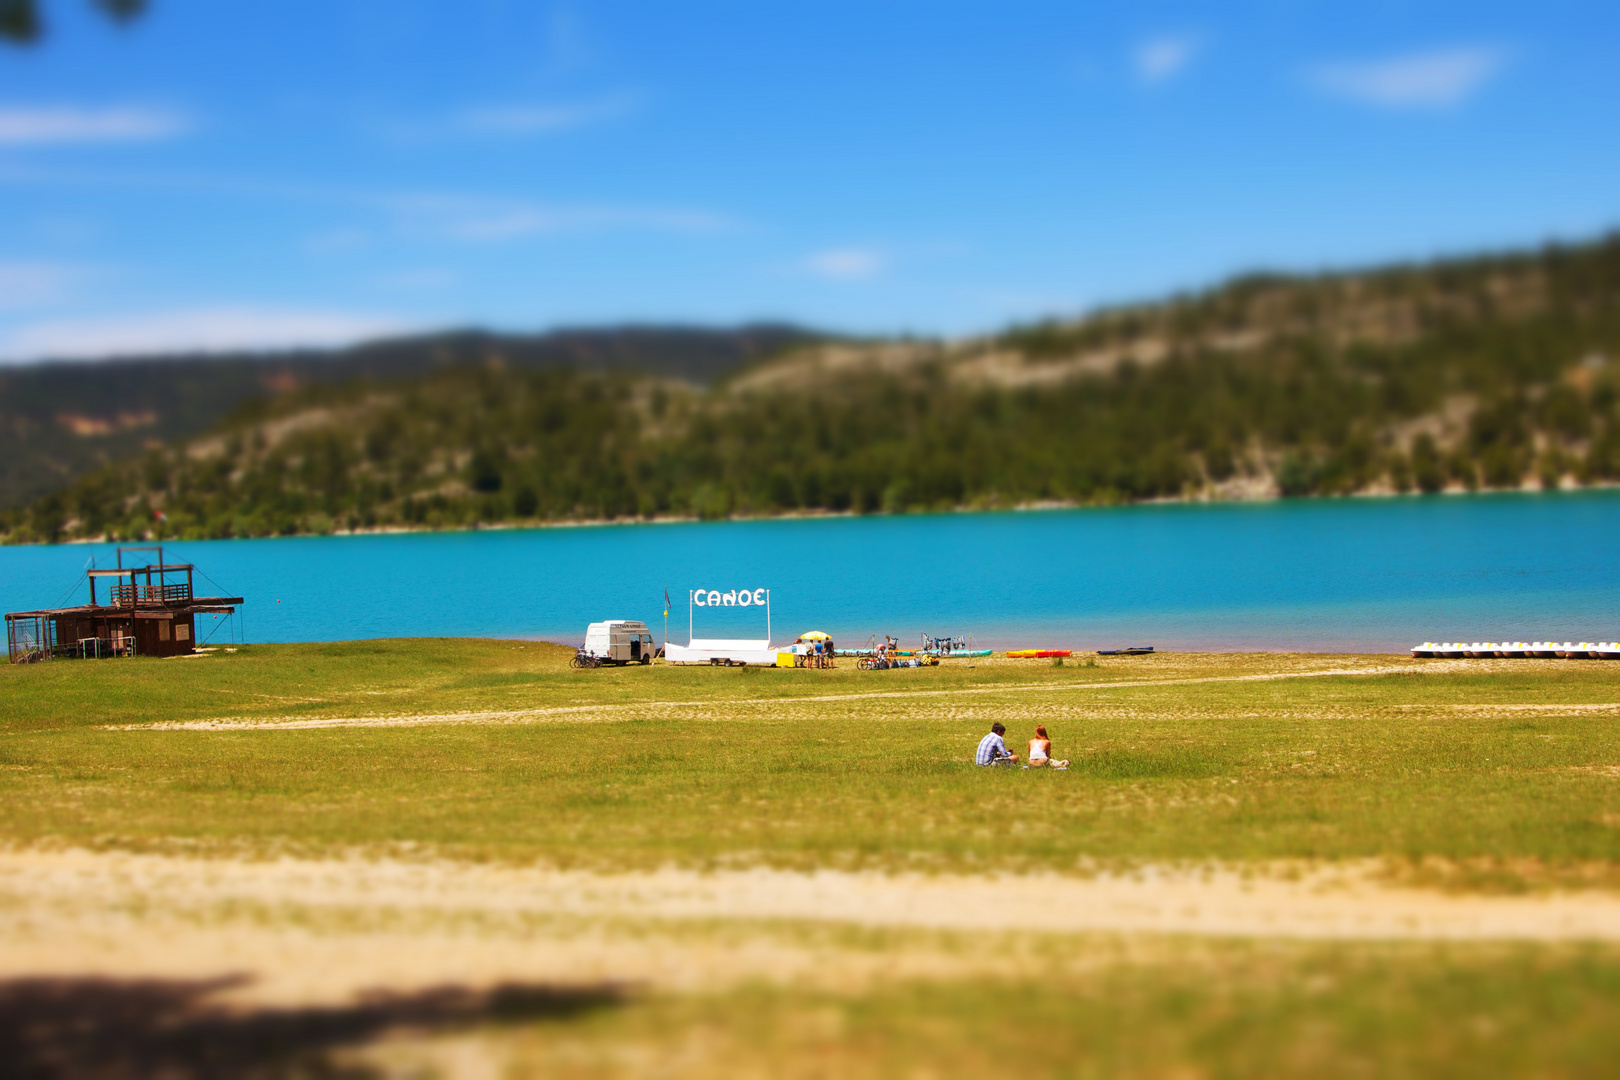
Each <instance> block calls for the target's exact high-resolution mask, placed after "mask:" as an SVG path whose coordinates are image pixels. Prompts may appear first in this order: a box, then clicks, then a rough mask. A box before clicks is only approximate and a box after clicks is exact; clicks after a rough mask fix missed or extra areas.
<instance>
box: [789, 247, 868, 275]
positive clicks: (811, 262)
mask: <svg viewBox="0 0 1620 1080" xmlns="http://www.w3.org/2000/svg"><path fill="white" fill-rule="evenodd" d="M887 263H888V260H887V259H886V258H885V257H884V255H883V253H882V252H881V251H876V250H874V249H872V248H831V249H829V250H827V251H818V252H816V253H815V254H813V255H811V256H809V257H808V258H806V259H805V260H804V264H803V265H804V269H806V270H808V271H809V272H810V273H812V274H814V275H816V276H817V277H822V278H827V279H829V280H831V281H859V280H861V279H863V278H870V277H875V276H876V275H877V274H879V273H880V272H882V270H883V267H884V266H885V265H886V264H887Z"/></svg>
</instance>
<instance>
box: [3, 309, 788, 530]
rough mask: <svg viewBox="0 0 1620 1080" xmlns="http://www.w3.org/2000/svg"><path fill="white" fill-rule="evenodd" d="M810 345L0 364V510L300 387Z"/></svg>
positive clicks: (363, 351)
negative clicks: (466, 369) (482, 366)
mask: <svg viewBox="0 0 1620 1080" xmlns="http://www.w3.org/2000/svg"><path fill="white" fill-rule="evenodd" d="M816 339H817V335H814V334H811V333H810V332H808V331H805V330H801V329H798V328H796V327H791V326H782V325H759V326H745V327H742V328H740V329H736V330H707V329H697V328H689V327H663V326H623V327H610V328H605V329H598V330H559V331H555V332H552V333H548V334H494V333H487V332H482V331H460V332H452V333H441V334H426V335H418V336H414V337H400V338H392V339H388V340H383V341H374V342H369V343H366V344H363V345H357V346H354V347H352V348H346V349H305V350H297V351H288V352H277V353H226V354H219V355H212V356H196V355H179V356H142V357H135V358H130V359H121V360H108V361H101V362H95V363H85V362H82V361H81V362H71V361H70V362H55V363H40V364H26V365H17V366H14V367H0V507H15V506H19V505H22V504H24V503H27V502H30V501H32V500H33V499H35V498H37V497H39V496H40V495H44V494H46V493H48V492H51V491H54V490H57V489H60V488H62V487H65V486H67V484H68V483H69V482H71V481H72V480H73V479H75V478H76V477H78V476H80V475H81V474H83V473H86V472H89V471H91V470H93V469H95V468H98V467H100V466H103V465H107V464H111V463H114V462H118V461H128V460H130V459H132V458H136V457H139V455H140V454H141V452H142V451H143V450H144V449H145V448H146V447H147V446H148V445H149V444H151V443H153V442H157V443H159V444H162V443H173V442H176V441H180V440H185V439H189V438H192V437H193V436H196V435H200V434H202V433H203V432H206V431H208V430H210V429H212V428H214V427H216V426H217V425H219V424H220V423H221V422H222V421H223V420H225V418H226V417H227V416H228V415H229V414H230V413H231V411H232V410H233V409H236V408H237V407H239V406H241V405H242V404H243V403H244V402H248V401H252V400H255V399H259V398H263V397H266V396H267V395H274V394H278V393H286V392H288V391H290V390H293V389H297V388H299V387H305V386H309V385H311V384H318V383H347V382H352V381H353V380H355V379H361V378H364V379H370V380H374V381H389V380H402V379H412V378H420V377H423V376H426V375H429V374H430V373H432V372H435V371H439V370H442V369H444V368H448V367H454V366H457V365H460V364H468V363H487V362H490V361H491V360H495V361H498V362H500V363H504V364H507V365H509V366H511V367H513V368H517V369H540V368H549V367H568V368H573V369H577V370H580V371H638V372H647V373H655V374H659V375H662V376H664V377H666V378H672V379H682V380H686V381H690V382H696V383H709V382H712V381H714V380H715V379H717V378H719V377H720V376H722V375H724V374H726V373H727V372H730V371H733V370H735V369H736V368H738V367H739V366H741V365H743V364H745V363H747V362H749V361H750V360H754V359H757V358H759V357H761V356H767V355H770V354H772V353H776V352H779V351H781V350H782V349H784V348H786V347H788V346H790V345H794V344H801V343H804V342H807V341H812V340H816Z"/></svg>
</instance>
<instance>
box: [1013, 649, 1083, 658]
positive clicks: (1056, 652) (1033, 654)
mask: <svg viewBox="0 0 1620 1080" xmlns="http://www.w3.org/2000/svg"><path fill="white" fill-rule="evenodd" d="M1007 655H1008V656H1011V657H1014V658H1016V659H1019V660H1044V659H1046V658H1047V657H1049V656H1073V655H1074V653H1073V652H1071V651H1070V650H1068V649H1009V650H1008V652H1007Z"/></svg>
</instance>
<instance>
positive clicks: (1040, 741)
mask: <svg viewBox="0 0 1620 1080" xmlns="http://www.w3.org/2000/svg"><path fill="white" fill-rule="evenodd" d="M1042 765H1045V766H1048V767H1050V768H1053V769H1067V768H1068V767H1069V763H1068V762H1067V761H1053V760H1052V740H1051V739H1048V738H1047V737H1046V729H1045V728H1044V727H1038V728H1036V729H1035V737H1034V738H1033V739H1031V740H1029V767H1030V768H1032V769H1038V768H1040V767H1041V766H1042Z"/></svg>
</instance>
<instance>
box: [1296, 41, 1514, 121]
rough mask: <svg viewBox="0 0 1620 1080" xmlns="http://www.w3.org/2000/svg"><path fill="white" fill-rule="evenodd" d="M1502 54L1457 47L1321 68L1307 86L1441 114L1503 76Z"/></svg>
mask: <svg viewBox="0 0 1620 1080" xmlns="http://www.w3.org/2000/svg"><path fill="white" fill-rule="evenodd" d="M1506 63H1507V56H1506V54H1505V53H1503V52H1502V51H1501V50H1500V49H1488V48H1456V49H1441V50H1437V51H1435V52H1427V53H1416V54H1412V55H1408V56H1400V57H1394V58H1391V59H1388V60H1376V61H1371V62H1367V63H1349V64H1324V65H1322V66H1320V67H1317V68H1315V69H1314V70H1313V71H1312V72H1311V81H1312V82H1313V83H1315V84H1316V86H1317V87H1318V88H1319V89H1321V90H1323V91H1325V92H1326V93H1329V94H1333V95H1335V96H1337V97H1343V98H1349V99H1350V100H1352V101H1360V102H1365V103H1366V104H1369V105H1380V106H1383V107H1385V108H1391V109H1411V108H1418V109H1425V108H1426V109H1445V108H1450V107H1452V106H1455V105H1460V104H1462V103H1463V102H1465V101H1467V100H1468V99H1469V98H1470V97H1472V96H1473V95H1474V94H1475V92H1477V91H1478V90H1479V89H1480V88H1481V87H1483V86H1484V85H1485V84H1486V83H1487V82H1488V81H1490V79H1491V77H1492V76H1494V75H1495V74H1496V73H1497V72H1499V71H1501V70H1502V68H1503V66H1504V65H1505V64H1506Z"/></svg>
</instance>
